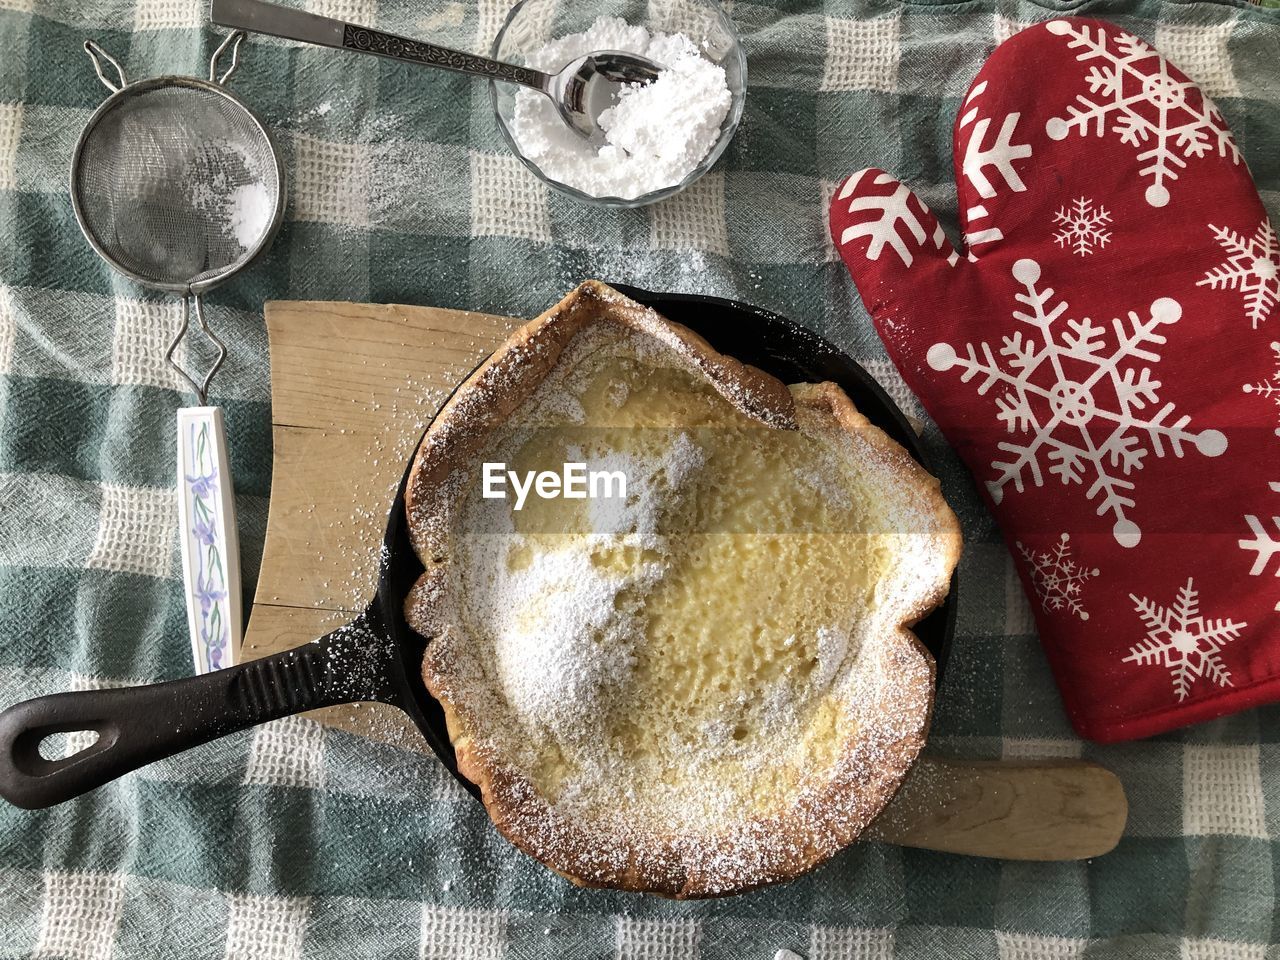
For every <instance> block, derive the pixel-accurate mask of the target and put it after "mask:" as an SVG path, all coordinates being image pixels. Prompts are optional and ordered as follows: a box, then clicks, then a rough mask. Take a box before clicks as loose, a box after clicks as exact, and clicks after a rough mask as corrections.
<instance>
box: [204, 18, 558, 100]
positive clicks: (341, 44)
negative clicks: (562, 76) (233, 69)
mask: <svg viewBox="0 0 1280 960" xmlns="http://www.w3.org/2000/svg"><path fill="white" fill-rule="evenodd" d="M209 19H210V20H212V21H213V22H214V23H216V24H218V25H219V26H223V27H235V28H236V29H238V30H252V31H253V32H255V33H265V34H269V35H270V36H273V37H283V38H285V39H286V40H298V41H300V42H302V43H314V44H316V45H318V46H322V47H333V48H335V49H338V50H354V51H356V52H357V53H372V54H376V55H377V56H380V57H389V58H390V59H392V60H402V61H404V62H406V63H416V64H421V65H425V66H429V67H441V68H443V69H445V70H452V71H454V72H455V73H467V74H471V75H473V76H479V77H486V78H488V79H490V80H505V81H508V82H510V83H519V84H522V85H523V86H526V87H533V88H534V89H535V90H541V91H543V92H544V93H545V92H547V91H549V90H550V89H551V82H552V77H551V75H550V74H546V73H542V72H541V71H538V70H531V69H529V68H528V67H521V66H517V65H516V64H514V63H503V62H502V61H500V60H490V59H489V58H487V57H478V56H476V55H475V54H471V53H464V52H462V51H461V50H452V49H450V48H449V47H438V46H436V45H435V44H434V43H428V42H427V41H425V40H412V39H410V38H408V37H400V36H396V35H395V34H391V33H383V32H381V31H379V30H372V29H370V28H369V27H362V26H359V25H357V24H354V23H345V22H344V21H342V20H334V19H331V18H329V17H321V16H318V15H317V14H314V13H307V12H306V11H303V10H294V9H292V8H290V7H282V6H280V5H279V4H275V3H267V2H266V0H212V2H211V3H210V5H209Z"/></svg>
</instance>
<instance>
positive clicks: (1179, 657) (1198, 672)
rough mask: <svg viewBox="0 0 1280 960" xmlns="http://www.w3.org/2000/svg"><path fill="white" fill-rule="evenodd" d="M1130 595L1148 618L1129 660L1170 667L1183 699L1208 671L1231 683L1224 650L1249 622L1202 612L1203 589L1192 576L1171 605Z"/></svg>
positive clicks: (1214, 677) (1213, 677)
mask: <svg viewBox="0 0 1280 960" xmlns="http://www.w3.org/2000/svg"><path fill="white" fill-rule="evenodd" d="M1129 599H1130V600H1132V601H1133V607H1134V610H1136V611H1137V613H1138V616H1140V617H1141V618H1142V622H1143V624H1144V625H1145V626H1146V628H1147V635H1146V637H1144V638H1143V639H1142V640H1139V641H1138V642H1137V643H1135V644H1134V645H1133V646H1132V647H1130V648H1129V655H1128V656H1127V657H1125V658H1124V661H1123V662H1124V663H1136V664H1138V665H1140V666H1158V667H1164V668H1165V669H1166V670H1168V671H1169V673H1170V676H1171V677H1172V679H1173V692H1174V695H1175V696H1177V698H1178V699H1179V700H1185V699H1186V698H1187V696H1188V695H1189V694H1190V693H1191V685H1192V683H1194V682H1195V681H1196V680H1197V679H1198V678H1200V677H1208V678H1209V679H1210V680H1212V681H1213V682H1214V683H1216V684H1217V685H1218V686H1220V687H1229V686H1231V672H1230V671H1229V670H1228V669H1227V666H1226V664H1225V663H1223V661H1222V657H1221V655H1220V653H1221V650H1222V648H1223V647H1224V646H1226V645H1227V644H1228V643H1230V642H1231V641H1232V640H1238V639H1240V631H1242V630H1243V629H1244V628H1245V627H1247V626H1248V624H1247V623H1236V622H1235V621H1234V620H1207V619H1205V618H1204V617H1203V616H1201V614H1200V595H1199V592H1198V591H1197V590H1196V588H1195V583H1194V580H1193V578H1190V577H1188V578H1187V583H1186V586H1184V587H1180V588H1179V589H1178V596H1177V598H1176V599H1175V600H1174V601H1173V603H1172V605H1170V606H1168V607H1162V606H1160V605H1159V604H1157V603H1153V602H1152V601H1151V600H1148V599H1147V598H1146V597H1139V596H1137V595H1136V594H1132V593H1131V594H1129Z"/></svg>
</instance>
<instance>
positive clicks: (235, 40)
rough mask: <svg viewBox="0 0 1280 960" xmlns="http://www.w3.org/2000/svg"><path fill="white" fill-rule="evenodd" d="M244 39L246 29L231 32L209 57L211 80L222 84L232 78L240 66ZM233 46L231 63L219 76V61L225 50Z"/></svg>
mask: <svg viewBox="0 0 1280 960" xmlns="http://www.w3.org/2000/svg"><path fill="white" fill-rule="evenodd" d="M243 40H244V31H242V30H237V31H236V32H235V33H232V34H229V35H228V36H227V39H225V40H223V41H222V43H220V44H219V45H218V49H217V50H215V51H213V56H212V57H210V58H209V82H210V83H216V84H218V86H222V85H223V84H224V83H226V82H227V81H228V80H230V79H231V75H232V74H233V73H235V72H236V67H238V66H240V43H241V41H243ZM227 47H230V48H231V63H230V64H228V65H227V69H226V70H224V71H223V73H222V76H218V61H219V60H221V59H222V54H223V52H224V51H225V50H226V49H227Z"/></svg>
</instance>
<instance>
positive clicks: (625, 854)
mask: <svg viewBox="0 0 1280 960" xmlns="http://www.w3.org/2000/svg"><path fill="white" fill-rule="evenodd" d="M595 324H617V325H621V326H623V327H625V328H627V329H628V330H631V331H634V332H637V333H639V334H641V335H642V336H644V337H648V338H653V339H656V340H659V341H661V342H663V343H665V344H666V345H668V346H670V347H672V348H673V349H675V350H676V351H677V352H679V353H680V355H681V356H683V357H685V358H686V359H687V360H688V361H689V362H690V363H691V364H692V365H693V366H695V367H696V368H697V369H698V370H700V371H701V372H702V373H703V374H705V375H706V376H707V378H708V380H709V381H710V382H711V383H713V384H714V385H715V386H716V388H717V389H718V390H719V391H720V392H721V394H722V395H723V396H725V397H726V399H728V400H729V401H730V402H732V403H733V404H734V405H735V406H736V407H738V408H739V409H740V410H742V411H743V412H744V413H746V414H748V415H749V416H751V417H753V418H755V419H757V420H760V421H762V422H764V423H766V424H769V425H773V426H776V427H779V428H783V429H797V428H798V425H800V426H801V427H802V426H803V424H804V423H806V422H809V423H813V424H825V425H828V426H830V425H832V424H834V425H836V426H837V427H838V429H839V430H841V431H843V432H844V433H845V434H847V435H848V436H849V437H850V438H851V439H852V442H854V443H855V444H859V445H860V452H863V453H865V455H866V457H867V458H869V459H870V460H874V461H875V462H876V463H877V465H882V466H883V467H884V469H885V471H886V472H887V473H888V474H890V475H892V477H893V481H894V482H895V483H897V484H900V485H902V486H904V487H906V488H907V489H910V490H911V491H913V494H914V496H915V497H916V498H917V499H918V501H919V502H918V504H917V506H918V508H919V512H920V514H921V515H922V516H924V517H927V518H929V523H931V524H932V525H933V529H935V530H936V533H937V540H938V549H939V550H940V551H941V552H942V554H943V557H944V560H943V562H942V563H941V564H939V570H940V571H941V572H940V573H939V575H938V576H936V577H934V578H933V581H932V582H930V583H928V584H927V585H925V587H924V588H922V589H921V590H920V591H919V596H918V602H916V603H914V604H913V605H912V608H911V609H910V610H909V611H906V612H905V613H904V616H903V618H902V623H901V625H900V626H899V627H898V628H897V630H896V631H894V635H893V636H891V637H887V638H885V642H884V643H883V644H877V645H876V651H877V655H878V656H879V657H880V658H881V660H880V663H879V667H880V669H878V670H876V671H873V673H875V674H876V675H877V676H878V677H879V678H880V680H879V682H877V683H876V684H875V685H874V686H872V687H869V688H867V689H864V690H861V691H860V696H859V697H858V698H857V699H858V701H859V706H858V708H857V709H858V714H857V723H856V725H854V726H855V729H854V730H853V732H852V733H851V734H850V735H849V737H848V738H847V740H846V741H845V743H844V744H843V747H842V749H841V750H840V751H839V757H840V758H839V759H838V760H837V762H836V763H835V765H834V767H833V768H832V770H831V771H830V773H829V774H828V775H827V776H826V777H825V780H824V781H823V782H822V783H820V784H817V785H815V786H814V787H813V788H811V789H806V790H805V791H804V792H803V793H802V794H801V795H800V796H799V798H798V799H797V801H796V803H795V805H794V806H793V807H792V808H791V809H790V810H788V811H787V812H786V813H785V814H783V815H772V816H768V817H761V818H759V819H757V820H754V821H752V822H750V823H748V824H746V825H744V826H741V827H740V828H735V831H734V832H732V833H731V834H726V835H724V836H719V837H689V836H680V835H671V834H666V835H663V834H662V833H660V832H653V833H650V834H648V835H646V836H645V837H644V838H643V842H638V841H637V840H636V839H635V838H632V837H619V836H614V835H601V833H600V832H599V830H593V829H592V828H591V826H590V825H584V824H583V823H580V822H576V821H575V820H573V819H571V818H569V817H567V816H566V815H565V814H563V813H562V812H560V811H559V810H557V809H556V808H555V807H554V806H552V805H551V804H549V803H548V802H547V801H546V800H545V799H544V798H543V797H542V796H540V795H539V793H538V791H537V790H536V789H535V788H534V786H533V784H532V783H531V782H530V781H529V780H528V779H527V778H526V777H524V776H523V775H522V774H521V773H519V772H518V771H516V770H515V769H513V768H512V767H511V766H510V765H508V764H505V763H503V762H502V761H501V760H500V759H499V758H498V757H497V756H496V755H495V753H494V751H493V750H492V749H489V748H486V747H485V746H484V745H483V744H482V742H481V738H477V737H476V736H473V732H474V731H483V730H484V729H485V726H484V721H485V717H484V712H483V709H477V708H476V705H475V704H474V703H472V702H470V701H469V698H468V697H467V696H464V695H463V694H464V692H465V691H467V690H468V689H469V683H470V684H471V685H474V683H475V681H476V678H474V677H468V676H467V675H465V668H464V667H463V666H462V664H461V662H460V658H458V657H456V656H451V655H450V654H449V649H450V643H449V642H436V643H431V644H429V645H428V647H427V652H426V655H425V657H424V660H423V677H424V680H425V682H426V685H427V688H428V689H429V690H430V691H431V693H432V695H433V696H434V697H435V698H436V699H437V700H438V701H439V702H440V704H441V706H442V708H443V710H444V713H445V718H446V722H447V725H448V729H449V735H450V738H451V739H452V741H453V744H454V749H455V752H456V754H457V759H458V770H459V772H460V773H461V774H462V775H463V776H464V777H466V778H467V779H468V780H470V781H471V782H473V783H475V784H476V785H477V786H478V787H479V789H480V794H481V798H482V800H483V802H484V804H485V807H486V809H487V810H488V812H489V815H490V817H491V818H492V820H493V822H494V824H495V825H496V826H497V828H498V830H499V831H500V832H501V833H502V834H503V836H505V837H506V838H507V839H508V840H510V841H511V842H512V843H513V844H515V845H516V846H517V847H518V848H520V849H521V850H523V851H524V852H526V853H528V854H529V855H530V856H533V857H534V858H536V859H538V860H540V861H541V862H542V863H544V864H546V865H547V866H548V867H550V868H551V869H553V870H555V871H556V872H558V873H560V874H562V875H563V876H565V877H567V878H569V879H570V880H572V881H573V882H575V883H577V884H580V885H583V886H593V887H610V888H617V889H623V890H643V891H648V892H652V893H657V894H661V895H664V896H670V897H678V898H687V897H708V896H721V895H727V894H732V893H740V892H743V891H745V890H749V889H753V888H755V887H759V886H764V885H766V884H771V883H778V882H781V881H785V880H788V879H791V878H794V877H797V876H799V875H801V874H803V873H805V872H807V871H808V870H810V869H812V868H813V867H815V866H816V865H818V864H819V863H821V862H823V861H824V860H826V859H827V858H829V857H830V856H832V855H833V854H835V853H836V852H838V851H839V850H840V849H842V848H843V847H844V846H846V845H848V844H849V843H851V842H852V841H853V840H854V839H856V838H857V836H858V835H859V834H860V833H861V832H862V830H863V829H864V828H865V827H866V826H867V824H868V823H869V822H870V821H871V820H872V819H873V818H874V817H875V815H876V814H878V813H879V812H880V810H881V809H882V808H883V807H884V805H885V804H886V803H887V802H888V801H889V800H890V799H891V798H892V796H893V794H894V793H895V792H896V791H897V788H898V786H899V785H900V784H901V782H902V780H903V778H904V777H905V776H906V773H907V771H908V770H909V768H910V766H911V764H912V763H913V762H914V760H915V758H916V756H917V755H918V754H919V752H920V749H921V748H922V746H923V745H924V741H925V737H926V734H927V730H928V725H929V719H930V715H931V712H932V704H933V690H934V664H933V660H932V658H931V657H930V656H929V654H928V652H927V651H926V650H925V649H924V647H923V645H921V644H920V643H919V641H918V640H917V639H916V637H915V636H914V635H913V634H912V633H911V632H910V630H909V627H910V626H911V625H912V624H914V623H915V622H917V621H918V620H919V619H920V618H921V617H923V616H924V615H925V614H926V613H928V612H929V611H930V610H931V609H933V608H934V607H935V606H936V605H937V604H938V603H939V602H941V600H942V599H943V597H944V596H945V595H946V591H947V588H948V584H949V579H950V572H951V570H952V569H953V568H954V565H955V562H956V560H957V559H958V556H959V550H960V533H959V526H958V523H957V522H956V519H955V517H954V515H953V514H952V513H951V511H950V509H949V508H948V507H947V505H946V503H945V501H944V500H943V498H942V496H941V493H940V492H939V487H938V483H937V481H936V480H935V479H934V478H933V477H931V476H930V475H929V474H928V473H926V472H925V471H924V470H923V469H922V468H921V467H920V466H919V465H918V464H917V463H916V462H915V461H914V460H912V459H911V457H910V456H909V455H908V454H907V453H906V451H904V450H903V449H902V448H901V447H899V446H898V445H897V444H896V443H894V442H893V441H892V440H891V439H890V438H889V437H887V436H886V435H885V434H884V433H883V432H881V431H880V430H879V429H877V428H876V427H874V426H873V425H871V424H870V423H869V421H867V419H866V418H865V417H863V416H862V414H860V413H859V412H858V411H857V410H856V408H855V407H854V406H853V404H852V402H851V401H850V400H849V399H848V397H846V396H845V394H844V392H843V391H841V390H840V389H839V387H837V386H835V385H834V384H829V383H824V384H817V385H811V384H806V385H801V386H798V387H795V388H792V389H788V388H787V387H786V386H785V385H784V384H782V383H781V382H780V381H778V380H776V379H775V378H773V377H771V376H769V375H768V374H766V373H764V372H762V371H760V370H757V369H755V368H753V367H749V366H746V365H744V364H742V363H739V362H738V361H737V360H734V359H733V358H731V357H725V356H723V355H721V354H719V353H717V352H716V351H714V350H713V349H712V348H711V347H710V345H709V344H708V343H707V342H706V341H705V340H703V339H702V338H701V337H699V336H697V335H696V334H695V333H693V332H692V331H690V330H688V329H686V328H684V327H682V326H679V325H678V324H674V323H671V322H669V321H666V320H664V319H662V318H661V317H659V316H658V315H657V314H655V313H654V312H653V311H651V310H648V309H646V308H644V307H641V306H640V305H638V304H635V303H633V302H632V301H630V300H627V299H626V298H625V297H622V296H621V295H620V294H618V293H617V292H616V291H614V290H612V289H611V288H609V287H607V286H605V285H604V284H601V283H598V282H596V281H589V282H587V283H585V284H583V285H582V286H581V287H579V288H578V289H577V290H575V291H573V292H572V293H571V294H569V296H567V297H566V298H565V299H564V300H563V301H561V303H560V304H558V305H557V306H556V307H555V308H553V309H552V310H550V311H548V312H547V313H545V314H543V315H542V316H540V317H538V318H537V319H535V320H533V321H532V322H530V323H529V324H527V325H525V326H524V327H522V328H520V329H519V330H517V331H516V332H515V333H514V334H513V335H512V337H511V339H510V340H509V341H508V342H507V343H506V344H504V345H503V346H501V347H499V348H498V350H496V351H495V352H494V354H493V355H492V356H491V357H490V358H489V359H488V360H487V361H486V362H485V364H483V365H482V366H481V367H480V368H479V369H478V370H476V371H475V373H473V374H472V375H471V377H469V378H468V380H467V381H466V382H465V383H464V384H463V385H462V387H461V388H460V389H459V390H458V392H457V393H456V394H455V396H454V397H453V398H452V399H451V400H450V402H449V403H448V404H446V406H445V407H444V408H443V409H442V411H441V413H440V414H439V415H438V417H437V419H436V421H435V422H434V423H433V424H432V426H431V428H430V430H428V432H427V435H426V437H425V438H424V440H423V442H422V445H421V447H420V449H419V451H418V455H417V457H416V459H415V461H414V465H413V469H412V473H411V476H410V482H409V488H408V490H407V492H406V504H407V509H408V515H409V522H410V530H411V536H412V539H413V543H414V547H415V549H416V550H417V551H418V553H419V556H420V557H421V558H422V560H423V563H424V565H425V567H426V573H424V574H423V576H422V578H421V579H420V581H419V582H418V584H417V585H416V586H415V587H414V589H413V591H412V592H411V594H410V597H409V598H408V600H407V602H406V616H407V618H408V620H409V622H410V623H411V624H412V625H413V626H414V628H415V629H417V630H418V631H419V632H421V633H423V634H424V635H428V636H433V637H434V636H440V635H445V636H447V637H448V639H449V641H451V642H452V641H456V640H457V639H458V638H457V636H456V634H453V633H450V631H453V630H456V628H455V627H454V626H453V625H452V624H450V623H449V622H448V616H447V615H446V614H445V613H443V612H442V609H441V607H442V604H441V603H439V602H437V601H438V600H439V598H440V596H441V594H442V590H443V588H444V586H445V582H446V577H447V563H448V562H449V561H448V555H449V542H448V536H449V532H448V530H447V529H446V524H444V523H443V522H441V521H439V518H440V517H442V516H444V515H445V514H446V511H445V510H443V509H442V507H444V506H445V503H444V502H443V499H442V498H444V497H446V496H449V495H450V494H449V493H448V492H447V491H448V484H447V483H445V481H446V479H447V478H448V477H449V476H450V474H451V473H452V472H453V470H454V469H455V468H456V467H458V466H460V465H463V464H466V463H468V462H469V458H470V457H471V456H472V454H474V453H475V452H477V451H478V450H479V449H480V448H481V444H482V442H483V440H484V439H485V436H486V434H487V433H488V432H489V431H491V430H493V429H494V428H495V427H497V426H498V425H500V424H502V423H504V422H505V420H506V419H507V418H509V417H510V416H511V414H512V413H513V411H515V410H516V409H517V408H519V406H520V404H521V403H523V402H524V401H525V400H526V399H527V398H528V397H529V396H530V394H531V393H532V392H533V390H534V389H535V388H536V387H537V386H538V384H539V383H540V382H541V381H542V380H543V378H545V377H546V376H547V374H548V372H549V371H551V370H552V369H553V368H554V366H555V364H556V362H557V360H558V359H559V357H560V356H561V354H562V353H563V352H564V350H565V349H566V348H567V347H568V346H569V344H570V343H571V342H572V341H573V339H574V338H575V337H576V336H577V335H578V334H579V333H580V332H582V331H583V330H585V329H587V328H588V327H591V326H593V325H595Z"/></svg>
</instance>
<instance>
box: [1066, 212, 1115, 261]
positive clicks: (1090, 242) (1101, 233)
mask: <svg viewBox="0 0 1280 960" xmlns="http://www.w3.org/2000/svg"><path fill="white" fill-rule="evenodd" d="M1053 222H1054V223H1057V224H1060V225H1061V226H1062V229H1061V230H1058V231H1057V232H1055V233H1054V235H1053V239H1054V240H1055V241H1057V244H1058V246H1060V247H1070V248H1071V252H1072V253H1076V254H1079V255H1080V256H1082V257H1087V256H1089V254H1091V253H1093V252H1094V249H1095V248H1096V249H1101V248H1103V247H1105V246H1106V245H1107V244H1108V243H1110V242H1111V231H1110V230H1108V229H1107V228H1106V224H1108V223H1110V222H1111V214H1110V213H1109V212H1108V211H1107V208H1106V207H1104V206H1102V205H1101V204H1099V205H1098V206H1097V207H1096V208H1095V207H1094V205H1093V201H1092V200H1090V199H1088V198H1087V197H1078V198H1076V199H1075V200H1073V201H1072V202H1071V203H1070V204H1068V205H1067V206H1065V207H1061V208H1060V209H1059V210H1058V212H1057V214H1056V215H1055V216H1054V218H1053Z"/></svg>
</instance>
